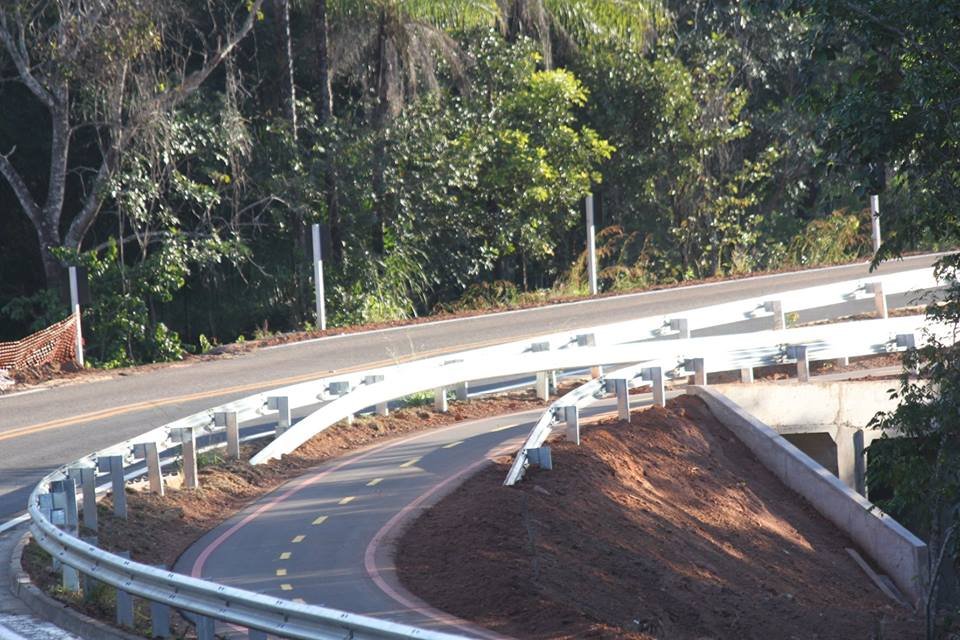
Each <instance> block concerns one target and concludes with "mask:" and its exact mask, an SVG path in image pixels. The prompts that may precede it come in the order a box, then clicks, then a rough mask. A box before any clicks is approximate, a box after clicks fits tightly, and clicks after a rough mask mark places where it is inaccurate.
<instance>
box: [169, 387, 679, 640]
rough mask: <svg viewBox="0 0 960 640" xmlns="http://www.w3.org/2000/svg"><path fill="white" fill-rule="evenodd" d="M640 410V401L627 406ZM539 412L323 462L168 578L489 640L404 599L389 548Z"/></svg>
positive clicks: (205, 542) (608, 407) (253, 508)
mask: <svg viewBox="0 0 960 640" xmlns="http://www.w3.org/2000/svg"><path fill="white" fill-rule="evenodd" d="M671 395H675V394H674V393H671ZM640 397H642V396H639V397H638V396H634V398H636V399H639V398H640ZM643 403H645V404H648V403H649V399H647V400H645V401H641V402H637V401H636V400H635V402H634V405H635V406H637V405H640V404H643ZM604 411H615V404H614V403H613V402H612V401H605V402H602V403H598V404H596V405H594V406H593V407H590V408H589V409H587V410H586V411H585V412H584V413H583V416H584V417H585V418H586V417H589V416H591V415H595V414H597V413H601V412H604ZM541 412H542V410H533V411H526V412H523V413H518V414H513V415H508V416H497V417H494V418H486V419H481V420H475V421H470V422H461V423H457V424H454V425H451V426H448V427H444V428H441V429H435V430H430V431H426V432H423V433H419V434H416V435H412V436H407V437H405V438H401V439H399V440H395V441H393V442H388V443H384V444H381V445H378V446H375V447H373V448H369V449H365V450H361V451H358V452H355V453H352V454H350V455H349V456H345V457H343V458H338V459H336V460H333V461H331V462H329V463H327V464H324V465H322V466H320V467H318V468H317V469H314V470H312V471H311V472H309V473H308V474H306V475H304V476H301V477H299V478H297V479H295V480H293V481H291V482H289V483H287V484H286V485H284V486H283V487H281V488H279V489H277V490H276V491H274V492H272V493H270V494H269V495H267V496H265V497H264V498H262V499H260V500H258V501H256V502H254V503H253V504H251V505H250V506H249V507H247V508H246V509H244V510H243V511H241V512H240V513H238V514H236V515H235V516H234V517H232V518H230V519H229V520H228V521H226V522H225V523H223V524H222V525H221V526H219V527H217V528H216V529H214V530H213V531H211V532H209V533H208V534H207V535H205V536H204V537H203V538H201V539H200V540H199V541H198V542H197V543H196V544H194V545H193V546H192V547H191V548H190V549H189V550H188V551H187V552H186V553H185V554H184V555H183V556H182V557H181V558H180V560H179V561H178V563H177V565H176V566H175V570H176V571H178V572H180V573H184V574H187V575H194V576H196V577H202V578H206V579H210V580H214V581H216V582H220V583H221V584H227V585H230V586H235V587H239V588H243V589H249V590H252V591H256V592H258V593H262V594H266V595H270V596H276V597H280V598H287V599H297V600H298V601H302V602H306V603H309V604H318V605H322V606H327V607H333V608H336V609H342V610H347V611H350V612H352V613H360V614H365V615H370V616H374V617H378V618H383V619H389V620H391V621H394V622H401V623H406V624H413V625H416V626H420V627H428V628H433V629H437V630H441V631H446V632H449V633H464V632H466V633H467V634H469V635H471V636H474V637H497V636H495V635H491V634H490V632H487V631H485V630H481V629H477V628H474V627H472V626H471V625H469V624H467V623H464V622H463V621H459V620H456V619H455V618H453V617H451V616H449V615H447V614H443V613H440V612H437V611H435V610H432V609H430V608H429V607H428V606H427V605H425V604H424V603H422V602H418V601H417V600H416V598H415V597H413V596H411V595H410V594H408V593H406V592H405V590H404V589H403V588H402V587H400V585H399V584H398V582H397V580H396V576H395V571H394V569H393V563H392V560H391V554H390V547H391V538H392V536H393V535H394V534H396V533H397V532H399V530H400V529H401V526H402V525H401V523H400V522H399V520H400V519H401V518H403V519H406V518H412V517H415V516H416V514H417V513H418V512H419V511H420V510H422V509H424V508H426V507H428V506H430V505H431V504H433V503H434V502H435V501H436V500H437V499H439V498H440V497H442V496H443V495H445V493H446V491H445V490H446V489H452V488H454V487H455V486H456V485H457V484H458V483H457V480H459V479H461V478H462V477H463V476H464V475H465V474H467V473H469V472H470V471H472V470H475V469H477V468H478V467H479V464H478V463H481V464H482V462H483V461H485V460H486V459H488V458H490V457H493V456H494V455H495V454H497V453H498V452H501V453H503V452H508V451H509V452H511V453H512V452H513V451H515V450H516V448H517V447H519V446H520V444H521V442H522V440H523V438H524V437H525V436H526V434H527V433H528V432H529V430H530V429H531V427H532V426H533V423H534V422H535V421H536V419H537V418H538V417H539V415H540V413H541ZM241 559H242V560H241ZM218 631H221V632H223V631H227V629H226V628H224V626H223V625H221V628H219V629H218ZM241 635H242V634H241Z"/></svg>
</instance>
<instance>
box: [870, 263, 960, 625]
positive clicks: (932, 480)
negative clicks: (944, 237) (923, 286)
mask: <svg viewBox="0 0 960 640" xmlns="http://www.w3.org/2000/svg"><path fill="white" fill-rule="evenodd" d="M937 271H938V277H939V279H940V280H941V282H943V283H944V284H945V285H946V286H947V295H946V296H945V302H943V303H942V304H939V303H937V304H932V305H931V306H930V307H929V308H928V310H927V317H928V319H929V320H930V321H931V323H932V324H933V326H934V327H937V328H939V329H941V330H943V329H945V331H940V332H930V334H929V335H928V336H927V340H926V343H925V344H924V345H923V346H922V347H919V348H917V349H911V350H910V351H908V352H907V354H906V355H905V357H904V367H905V372H904V374H903V376H902V377H901V380H900V385H899V389H897V390H896V391H892V392H891V397H893V398H895V399H899V400H900V404H899V406H898V407H897V408H896V409H895V410H893V411H891V412H887V413H880V414H878V415H877V416H876V417H875V418H874V420H873V422H872V423H871V426H873V427H875V428H877V429H883V430H885V435H886V432H887V431H889V432H891V433H896V434H898V436H899V437H896V438H893V439H884V443H883V444H884V446H883V447H877V449H876V451H874V448H872V447H871V449H870V451H869V455H870V456H871V460H870V465H869V467H868V480H869V481H870V482H876V483H878V484H879V485H882V486H884V487H887V488H889V490H890V491H891V495H890V496H889V497H888V498H886V499H883V500H881V501H880V506H881V507H883V508H884V509H886V510H887V511H889V512H890V513H891V514H893V516H894V517H896V518H897V519H898V520H900V521H901V522H904V523H907V524H908V525H909V526H910V527H911V528H912V529H913V530H914V531H916V532H917V533H918V534H919V535H920V536H922V537H923V538H924V539H925V540H926V541H927V544H928V546H929V548H930V576H931V579H930V581H929V584H928V585H927V590H928V594H927V603H926V604H927V610H926V614H927V627H928V629H927V636H928V637H929V638H933V637H942V636H941V635H940V633H941V631H944V629H942V628H941V625H943V624H947V625H949V624H950V620H949V616H947V618H946V619H944V618H943V615H944V613H946V612H945V611H943V609H942V608H941V607H943V606H944V605H946V606H947V607H949V608H950V609H952V610H954V615H956V613H960V612H957V611H955V609H956V604H955V601H954V603H953V604H952V605H950V604H948V603H947V602H943V601H942V600H941V598H940V597H939V596H940V594H941V593H942V592H945V593H950V592H953V593H955V592H956V591H955V590H956V588H957V586H958V585H957V584H956V583H957V577H956V576H957V575H958V574H957V570H960V553H958V549H960V367H958V363H960V343H957V342H956V341H957V338H958V337H960V336H958V333H960V283H958V281H957V276H958V274H960V255H956V254H954V255H952V256H949V257H947V258H943V259H942V260H941V261H940V263H939V265H938V268H937ZM911 371H915V372H916V373H917V374H918V376H917V378H914V377H913V376H912V375H911ZM951 565H952V571H951V570H948V569H947V568H948V567H950V566H951ZM947 581H949V582H952V583H953V584H950V585H949V586H948V587H946V588H945V587H944V583H945V582H947Z"/></svg>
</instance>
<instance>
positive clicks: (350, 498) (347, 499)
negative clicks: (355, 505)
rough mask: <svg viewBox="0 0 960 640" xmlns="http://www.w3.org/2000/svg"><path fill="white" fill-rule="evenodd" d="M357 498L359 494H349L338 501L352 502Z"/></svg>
mask: <svg viewBox="0 0 960 640" xmlns="http://www.w3.org/2000/svg"><path fill="white" fill-rule="evenodd" d="M356 499H357V496H347V497H346V498H344V499H342V500H341V501H340V502H338V503H337V504H350V503H351V502H353V501H354V500H356Z"/></svg>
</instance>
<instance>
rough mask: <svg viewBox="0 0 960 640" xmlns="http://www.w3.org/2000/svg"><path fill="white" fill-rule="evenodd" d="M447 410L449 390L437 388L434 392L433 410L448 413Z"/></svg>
mask: <svg viewBox="0 0 960 640" xmlns="http://www.w3.org/2000/svg"><path fill="white" fill-rule="evenodd" d="M447 409H448V407H447V388H446V387H437V388H436V389H434V391H433V410H434V411H439V412H440V413H446V412H447Z"/></svg>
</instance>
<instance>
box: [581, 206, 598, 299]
mask: <svg viewBox="0 0 960 640" xmlns="http://www.w3.org/2000/svg"><path fill="white" fill-rule="evenodd" d="M584 204H585V207H586V210H587V276H588V277H589V279H590V295H592V296H595V295H597V291H598V289H597V247H596V244H597V233H596V229H595V228H594V226H593V194H589V195H587V197H586V202H585V203H584Z"/></svg>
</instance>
